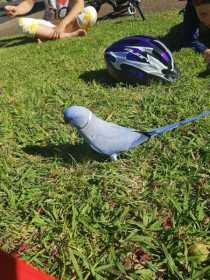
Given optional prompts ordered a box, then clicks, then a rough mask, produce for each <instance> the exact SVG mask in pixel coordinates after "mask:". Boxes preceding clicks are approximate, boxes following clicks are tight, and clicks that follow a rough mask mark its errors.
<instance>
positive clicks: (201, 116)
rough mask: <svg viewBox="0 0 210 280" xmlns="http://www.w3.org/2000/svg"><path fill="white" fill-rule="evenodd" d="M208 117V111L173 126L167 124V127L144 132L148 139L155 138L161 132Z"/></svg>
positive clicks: (209, 113) (209, 112)
mask: <svg viewBox="0 0 210 280" xmlns="http://www.w3.org/2000/svg"><path fill="white" fill-rule="evenodd" d="M208 115H210V110H209V111H205V112H202V113H200V114H198V115H195V116H192V117H191V118H186V119H184V120H181V121H179V122H175V123H173V124H168V125H165V126H162V127H160V128H154V129H152V130H150V131H149V132H146V134H149V135H150V137H153V136H157V135H159V134H161V133H163V132H167V131H171V130H173V129H175V128H177V127H179V126H182V125H184V124H187V123H190V122H193V121H196V120H199V119H201V118H203V117H205V116H208Z"/></svg>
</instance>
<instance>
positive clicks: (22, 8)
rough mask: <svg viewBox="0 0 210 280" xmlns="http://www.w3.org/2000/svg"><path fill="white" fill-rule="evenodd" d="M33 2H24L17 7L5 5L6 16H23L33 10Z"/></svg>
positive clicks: (27, 0) (31, 0)
mask: <svg viewBox="0 0 210 280" xmlns="http://www.w3.org/2000/svg"><path fill="white" fill-rule="evenodd" d="M34 3H35V0H24V1H23V2H21V3H20V4H19V5H17V6H11V5H7V6H5V7H4V9H5V11H6V14H7V16H11V17H15V16H20V15H25V14H27V13H28V12H30V10H31V9H32V8H33V6H34Z"/></svg>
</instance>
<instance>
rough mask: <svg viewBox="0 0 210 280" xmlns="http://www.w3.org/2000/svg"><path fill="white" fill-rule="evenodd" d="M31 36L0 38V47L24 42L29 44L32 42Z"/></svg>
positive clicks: (13, 45) (8, 46)
mask: <svg viewBox="0 0 210 280" xmlns="http://www.w3.org/2000/svg"><path fill="white" fill-rule="evenodd" d="M34 42H35V41H34V39H33V38H27V37H14V38H5V39H1V40H0V47H4V48H10V47H15V46H20V45H25V44H31V43H34Z"/></svg>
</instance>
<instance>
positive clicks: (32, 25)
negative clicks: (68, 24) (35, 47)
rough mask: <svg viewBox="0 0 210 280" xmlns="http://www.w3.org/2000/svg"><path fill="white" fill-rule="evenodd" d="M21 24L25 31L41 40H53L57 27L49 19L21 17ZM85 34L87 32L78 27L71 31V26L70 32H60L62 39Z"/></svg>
mask: <svg viewBox="0 0 210 280" xmlns="http://www.w3.org/2000/svg"><path fill="white" fill-rule="evenodd" d="M19 26H20V27H21V28H22V30H23V32H24V33H26V34H28V35H31V36H34V37H36V38H38V39H40V40H51V39H52V36H53V33H54V28H55V25H54V24H52V23H51V22H49V21H46V20H43V19H33V18H20V19H19ZM85 34H86V32H85V31H84V30H81V29H77V30H74V31H73V32H71V30H70V28H69V29H68V32H62V33H61V34H60V39H63V38H71V37H76V36H84V35H85Z"/></svg>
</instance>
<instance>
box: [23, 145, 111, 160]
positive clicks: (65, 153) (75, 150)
mask: <svg viewBox="0 0 210 280" xmlns="http://www.w3.org/2000/svg"><path fill="white" fill-rule="evenodd" d="M23 151H24V152H25V153H27V154H29V155H33V156H41V157H45V158H51V159H53V158H54V159H58V160H60V161H62V162H63V163H65V164H71V165H75V164H76V163H82V162H85V161H88V160H94V161H98V162H101V161H104V160H105V159H107V157H104V156H103V155H100V154H98V153H96V152H94V151H93V150H92V149H91V148H90V147H89V146H88V145H87V144H76V145H71V144H68V143H67V144H58V145H55V144H48V145H46V146H39V145H28V146H26V147H24V148H23Z"/></svg>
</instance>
